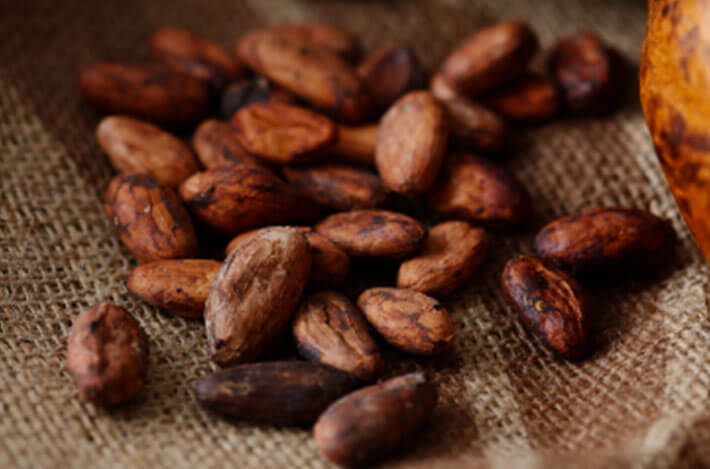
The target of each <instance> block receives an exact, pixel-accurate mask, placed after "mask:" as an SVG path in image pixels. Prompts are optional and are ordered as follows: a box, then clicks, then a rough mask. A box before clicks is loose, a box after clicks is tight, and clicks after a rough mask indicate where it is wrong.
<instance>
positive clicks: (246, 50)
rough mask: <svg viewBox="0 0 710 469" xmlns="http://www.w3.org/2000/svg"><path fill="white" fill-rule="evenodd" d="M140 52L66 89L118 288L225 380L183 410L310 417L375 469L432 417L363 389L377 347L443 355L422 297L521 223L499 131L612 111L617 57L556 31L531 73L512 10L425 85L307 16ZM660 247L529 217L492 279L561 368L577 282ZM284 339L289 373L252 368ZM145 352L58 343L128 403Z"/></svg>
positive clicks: (386, 385)
mask: <svg viewBox="0 0 710 469" xmlns="http://www.w3.org/2000/svg"><path fill="white" fill-rule="evenodd" d="M150 49H151V51H152V54H153V56H154V58H155V61H154V62H150V63H139V62H112V63H96V64H92V65H89V66H86V67H84V68H82V69H81V71H80V73H79V86H80V89H81V92H82V94H83V96H84V97H85V99H86V100H87V101H88V102H89V103H91V104H92V105H93V106H94V107H96V108H97V109H98V110H100V111H102V112H105V113H108V114H110V115H108V116H107V117H104V118H103V120H101V122H100V123H99V125H98V128H97V130H96V138H97V139H98V143H99V145H100V146H101V148H102V149H103V151H104V152H105V153H106V155H108V158H109V159H110V161H111V163H112V164H113V166H114V167H115V169H116V170H117V171H118V172H119V173H120V174H119V175H117V176H116V177H115V178H114V179H113V180H112V181H111V182H110V184H109V186H108V188H107V190H106V194H105V201H104V204H105V210H106V214H107V216H108V217H109V219H110V220H111V222H112V223H113V225H114V226H115V228H116V232H117V233H118V237H119V238H120V240H121V242H122V243H123V245H124V246H125V247H126V248H127V249H128V250H129V251H130V252H131V253H132V254H133V255H134V256H135V258H136V259H137V260H138V261H139V262H141V264H140V265H139V266H138V267H136V268H135V270H133V272H131V273H130V275H129V276H128V278H127V279H126V284H127V287H128V290H129V291H130V292H131V293H133V294H134V295H136V296H137V297H139V298H141V299H143V300H145V301H146V302H148V303H150V304H153V305H157V306H159V307H161V308H163V309H164V310H166V311H169V312H171V313H174V314H178V315H181V316H184V317H187V318H196V319H200V318H204V322H205V327H206V334H207V347H209V351H210V354H211V358H212V360H213V361H214V362H215V363H216V364H217V365H219V366H220V367H223V369H222V370H221V371H217V372H215V373H213V374H211V375H209V376H206V377H204V378H202V379H201V380H199V381H198V382H197V383H196V385H195V388H194V394H195V397H196V400H197V402H199V404H201V405H202V406H204V407H206V408H209V409H211V410H212V411H214V412H217V413H220V414H223V415H225V416H228V417H229V418H234V419H240V420H248V421H253V422H261V423H269V424H275V425H311V424H313V423H314V422H315V427H314V436H315V441H316V443H317V445H318V447H319V448H320V450H321V451H322V452H323V454H324V455H325V456H326V457H327V458H328V459H330V460H331V461H333V462H335V463H338V464H342V465H353V464H359V463H364V462H370V461H373V460H375V459H377V458H380V457H382V456H383V455H385V454H386V453H387V451H388V450H390V449H391V448H393V447H394V446H396V445H397V444H398V443H400V442H401V441H402V440H403V439H404V438H405V437H406V436H407V435H409V434H410V433H411V432H412V431H413V430H414V429H415V428H417V427H418V426H420V424H422V422H424V421H426V420H427V419H428V418H429V417H430V416H431V415H432V411H433V409H434V407H435V405H436V401H437V390H436V386H435V383H433V382H431V381H430V380H428V379H427V377H425V376H424V375H423V374H421V373H411V374H407V375H403V376H398V377H393V378H389V379H385V380H384V381H380V382H378V379H381V378H382V376H381V375H382V372H383V370H384V369H385V363H384V358H383V354H382V353H381V352H380V348H379V346H378V342H380V341H384V342H386V343H387V344H389V345H390V346H392V347H394V348H396V349H399V350H401V351H402V352H405V353H407V354H414V355H421V356H432V355H442V354H446V353H447V351H449V350H450V349H451V346H452V343H453V342H454V339H455V336H456V330H455V326H454V322H453V320H452V318H451V316H450V315H449V313H448V312H447V311H446V309H445V308H444V307H443V306H442V305H441V303H440V302H439V299H441V298H443V297H445V296H447V295H449V294H451V293H452V292H453V291H455V290H456V289H458V288H460V287H462V286H465V285H466V284H467V283H468V282H469V281H470V279H471V277H472V276H473V275H474V273H475V272H476V271H477V270H478V268H479V266H480V265H481V263H482V262H483V260H484V257H485V254H486V250H487V246H488V245H489V243H490V242H492V236H491V235H490V234H489V233H490V232H495V233H496V236H504V235H505V233H506V232H510V231H511V230H521V229H524V228H525V226H526V225H527V223H528V222H529V221H530V218H531V213H532V212H531V206H532V201H531V197H530V195H529V194H528V192H527V190H526V189H525V186H524V185H523V183H522V182H521V181H519V180H518V179H516V177H514V176H513V175H512V174H510V173H509V172H508V171H507V170H506V169H505V168H504V167H503V166H501V165H500V164H499V163H497V162H495V161H496V160H498V161H500V159H501V158H500V157H501V154H504V153H505V152H506V151H508V149H509V148H510V142H511V140H512V139H513V137H514V135H515V132H513V131H512V130H511V129H520V125H521V124H531V123H539V122H543V121H546V120H549V119H551V118H552V117H554V116H556V115H559V114H562V113H567V114H585V115H589V114H600V113H605V112H609V111H611V110H613V109H614V108H615V107H616V106H617V105H618V103H619V101H620V96H621V95H620V93H621V90H622V88H623V86H622V84H623V82H624V80H623V79H624V73H623V70H624V66H623V61H622V60H621V59H620V57H619V55H618V54H617V53H616V52H614V50H613V49H612V48H610V47H608V46H607V45H605V44H604V43H603V42H602V41H601V40H600V39H599V38H598V37H597V36H596V35H594V34H593V33H589V32H583V33H579V34H576V35H573V36H569V37H563V38H561V39H559V41H558V43H557V44H556V45H555V46H554V48H553V50H552V52H551V53H550V54H549V61H548V63H549V76H544V75H542V74H537V73H533V72H531V71H530V69H529V64H530V61H531V60H532V59H533V57H534V56H535V55H536V53H537V52H538V49H539V43H538V39H537V37H536V35H535V33H534V31H533V30H532V29H531V28H530V27H529V26H528V25H527V24H525V23H523V22H518V21H509V22H501V23H498V24H494V25H492V26H489V27H487V28H484V29H481V30H479V31H477V32H475V33H473V34H472V35H471V36H469V37H468V38H466V39H465V40H464V41H463V42H462V43H461V44H460V46H459V47H458V48H457V49H455V50H454V51H453V52H452V53H451V54H450V55H449V57H448V58H446V60H444V62H443V63H442V64H441V66H440V67H439V69H438V70H437V71H435V72H434V73H433V74H432V75H431V77H430V79H427V74H425V73H424V71H423V70H422V69H421V67H420V65H419V61H418V60H417V57H416V55H415V53H414V51H413V50H412V49H411V48H410V47H408V46H406V45H401V44H388V45H384V46H382V47H380V48H378V49H376V50H374V51H372V52H371V53H370V54H369V55H367V56H366V57H365V58H364V59H363V60H358V58H359V57H360V48H359V45H358V42H357V41H356V40H355V39H354V38H353V37H352V36H351V35H350V34H348V33H346V32H344V31H342V30H340V29H337V28H334V27H330V26H326V25H320V24H287V25H280V26H275V27H269V28H265V29H260V30H257V31H253V32H250V33H248V34H246V35H244V36H242V37H241V38H239V40H238V41H237V43H236V46H235V47H234V50H233V53H229V52H228V51H226V50H225V49H223V48H222V47H220V46H219V45H217V44H215V43H213V42H211V41H209V40H207V39H203V38H201V37H198V36H196V35H194V34H193V33H191V32H189V31H185V30H182V29H178V28H162V29H159V30H157V31H155V32H154V33H153V34H152V36H151V37H150ZM427 85H428V88H427ZM218 115H220V116H221V118H222V119H220V118H218V117H217V116H218ZM194 126H196V128H195V127H194ZM165 129H170V130H171V131H173V132H175V133H169V131H168V130H165ZM188 133H191V139H192V140H191V145H189V144H187V143H185V141H184V139H183V138H181V136H185V135H187V134H188ZM373 169H374V170H375V171H373ZM397 198H399V199H397ZM393 200H400V201H401V200H414V201H417V203H419V202H420V201H421V202H423V203H422V204H420V206H426V207H428V209H427V210H426V216H424V217H419V218H425V219H428V215H429V214H434V216H436V217H440V219H443V220H446V221H443V222H442V223H439V224H436V225H434V226H430V227H428V226H426V224H425V223H424V222H422V221H420V220H418V219H416V218H415V217H412V216H410V215H407V214H404V213H398V212H397V211H394V210H391V209H388V208H391V207H392V206H393V205H395V206H396V202H395V203H393V202H392V201H393ZM674 241H675V235H674V232H673V230H672V228H671V227H670V225H669V223H668V222H666V221H664V220H662V219H660V218H657V217H656V216H654V215H652V214H650V213H647V212H644V211H642V210H636V209H624V208H618V207H612V208H594V209H591V210H588V211H585V212H582V213H579V214H574V215H571V216H568V217H565V218H562V219H559V220H556V221H553V222H552V223H550V224H548V225H547V226H546V227H544V228H543V229H542V230H541V231H540V232H539V233H538V234H537V237H536V238H535V252H536V255H534V256H533V255H523V256H520V257H516V258H514V259H511V260H510V261H509V262H508V263H507V264H506V265H505V268H504V270H503V273H502V289H503V291H504V293H505V296H506V297H507V299H508V300H509V303H510V306H511V307H512V308H513V309H514V310H515V311H517V313H518V314H519V315H520V318H521V321H522V323H523V324H524V325H525V326H526V327H527V328H528V329H529V330H530V332H531V333H532V334H533V335H535V336H536V337H538V339H539V341H538V343H539V344H544V345H546V346H548V347H550V348H551V349H552V350H553V351H554V352H555V353H556V354H557V355H558V356H559V357H562V358H567V359H580V358H582V357H584V356H585V354H586V353H587V352H588V349H589V347H588V344H589V331H590V327H589V323H590V320H591V319H592V318H593V314H594V313H593V310H592V307H591V306H590V305H589V301H588V299H587V298H586V297H585V294H584V292H583V288H582V286H581V285H580V283H579V282H581V283H584V281H585V279H587V278H589V277H590V276H599V275H602V276H606V275H610V274H616V273H619V272H628V271H636V272H639V271H642V272H647V271H649V270H655V269H658V268H660V267H662V266H663V264H664V263H665V262H666V261H667V260H668V259H669V257H670V254H671V253H672V251H673V244H674ZM225 254H226V258H224V255H225ZM383 260H387V262H390V263H392V262H397V263H399V268H398V273H397V275H396V281H395V280H394V279H393V281H392V282H391V284H390V285H392V284H395V283H396V287H393V286H386V287H383V286H377V285H369V286H368V287H367V288H365V289H364V290H361V291H358V292H357V293H356V294H355V297H353V296H352V295H351V296H350V297H348V296H347V295H345V294H343V293H340V292H338V291H336V289H338V288H339V287H343V288H344V286H345V285H347V284H348V282H349V280H350V276H349V271H350V265H351V263H353V264H354V265H355V264H357V265H359V266H363V265H365V266H367V265H372V269H379V266H380V263H381V262H383ZM368 263H370V264H368ZM341 291H344V290H342V289H341ZM285 334H289V335H290V336H291V337H292V338H293V340H294V341H295V344H296V346H297V349H298V352H299V354H300V355H301V356H302V357H303V358H304V359H305V361H298V360H291V361H277V362H259V361H258V360H259V359H260V358H262V357H263V355H264V353H265V352H266V351H268V350H269V348H270V347H274V346H276V345H277V344H276V342H277V341H280V340H281V341H282V340H284V337H287V335H285ZM148 348H149V347H148V339H147V338H146V336H145V334H144V333H143V331H142V330H141V328H140V326H139V324H138V322H137V321H136V320H135V319H134V318H133V317H132V316H131V315H130V314H129V313H128V312H126V311H125V310H124V309H122V308H120V307H117V306H115V305H111V304H108V303H102V304H99V305H96V306H93V307H91V308H89V309H88V310H86V311H85V312H83V314H81V315H80V316H79V317H77V318H76V320H75V322H74V324H73V326H72V331H71V334H70V338H69V344H68V354H67V359H68V368H69V370H70V372H71V374H72V376H73V377H74V380H75V382H76V385H77V387H78V390H79V394H80V395H81V397H82V398H83V399H85V400H87V401H89V402H92V403H95V404H99V405H107V406H111V405H117V404H120V403H123V402H126V401H127V400H129V399H131V398H132V397H133V396H134V395H135V394H136V393H137V392H138V391H139V390H140V389H141V387H142V385H143V382H144V379H145V376H146V371H147V361H148V360H147V357H148ZM373 383H374V384H373ZM368 384H369V385H368ZM365 385H367V386H365ZM361 386H365V387H363V388H362V389H359V390H356V389H357V388H358V387H361Z"/></svg>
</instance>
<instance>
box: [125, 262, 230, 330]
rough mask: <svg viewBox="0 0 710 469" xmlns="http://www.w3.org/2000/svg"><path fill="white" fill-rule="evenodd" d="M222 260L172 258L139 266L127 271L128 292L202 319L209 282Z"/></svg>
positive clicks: (177, 312) (164, 307)
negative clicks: (128, 272) (129, 271)
mask: <svg viewBox="0 0 710 469" xmlns="http://www.w3.org/2000/svg"><path fill="white" fill-rule="evenodd" d="M221 265H222V263H221V262H217V261H213V260H210V259H171V260H163V261H154V262H149V263H147V264H143V265H139V266H138V267H136V268H135V269H133V271H132V272H131V273H130V274H128V277H127V278H126V287H128V291H130V292H131V293H133V294H134V295H136V296H137V297H138V298H140V299H142V300H143V301H145V302H146V303H150V304H152V305H156V306H160V307H161V308H163V309H166V310H168V311H170V312H171V313H175V314H178V315H180V316H185V317H188V318H201V317H202V311H203V310H204V309H205V301H206V300H207V292H208V291H209V288H210V282H211V281H212V279H213V278H214V276H215V274H216V273H217V271H218V270H219V268H220V266H221Z"/></svg>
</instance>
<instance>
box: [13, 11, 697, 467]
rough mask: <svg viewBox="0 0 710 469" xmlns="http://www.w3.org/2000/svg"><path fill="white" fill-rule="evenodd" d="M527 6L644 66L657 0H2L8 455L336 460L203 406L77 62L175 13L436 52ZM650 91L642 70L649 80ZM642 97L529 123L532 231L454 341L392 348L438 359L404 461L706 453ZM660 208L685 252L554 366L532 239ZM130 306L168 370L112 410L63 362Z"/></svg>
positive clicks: (184, 323) (678, 269)
mask: <svg viewBox="0 0 710 469" xmlns="http://www.w3.org/2000/svg"><path fill="white" fill-rule="evenodd" d="M511 16H515V17H521V18H526V19H529V20H530V22H531V23H532V24H533V26H534V27H535V29H536V30H537V31H538V32H539V34H540V37H541V40H542V42H543V44H544V45H546V46H549V45H550V44H551V43H552V41H553V40H554V38H555V37H556V36H557V35H558V34H560V33H564V32H571V31H574V30H577V29H580V28H582V27H589V28H593V29H596V30H598V31H599V32H600V33H601V34H602V35H603V36H604V37H605V38H607V39H608V40H609V41H610V42H612V43H614V44H616V45H617V46H618V47H619V49H620V50H621V51H622V52H623V53H624V54H625V55H626V56H627V57H630V58H632V59H633V60H634V61H635V62H637V57H638V55H639V51H640V46H641V40H642V37H643V31H644V21H645V8H644V6H643V2H641V1H634V0H627V1H622V0H597V1H586V0H579V1H572V0H556V1H552V0H549V1H528V0H489V1H483V0H478V1H468V2H466V1H454V0H449V1H443V0H442V1H438V2H433V1H388V2H375V1H330V2H326V1H306V0H296V1H283V2H275V1H265V0H251V1H231V2H227V1H213V2H190V1H187V0H180V1H169V2H168V1H150V2H140V1H123V2H83V1H66V2H49V1H47V2H44V1H30V2H11V1H9V0H0V38H2V39H1V40H0V467H46V468H51V467H67V466H74V467H83V466H93V467H108V466H115V467H126V468H128V467H151V468H154V469H157V468H171V469H177V468H184V467H197V466H199V467H224V466H225V465H231V466H234V467H253V468H262V467H269V468H270V467H328V466H329V465H328V463H327V462H326V461H325V460H324V459H323V458H321V457H320V456H319V455H318V452H317V450H316V448H315V445H314V444H313V442H312V440H311V437H310V432H309V430H308V429H288V428H285V429H278V428H273V427H268V426H258V425H248V424H243V423H237V424H233V423H229V422H226V421H224V420H221V419H218V418H215V417H214V416H212V415H209V414H207V413H205V412H203V411H201V410H200V409H199V408H198V406H197V405H196V404H195V403H194V401H193V399H192V396H191V392H190V390H191V387H192V384H193V383H194V381H195V380H196V379H197V378H198V377H199V376H202V375H204V374H205V373H207V372H208V371H209V370H211V369H212V366H211V365H210V363H209V360H208V356H207V351H206V346H205V338H204V332H203V327H202V324H201V323H200V322H199V321H188V320H183V319H181V318H176V317H172V316H169V315H167V314H164V313H161V312H160V311H159V310H157V309H156V308H152V307H149V306H147V305H145V304H144V303H142V302H140V301H137V300H135V299H133V298H131V297H130V296H129V295H128V292H127V290H126V288H125V286H124V284H123V279H124V277H125V275H126V274H127V273H128V272H129V271H130V269H131V268H132V266H133V265H134V261H133V260H132V258H131V256H130V255H129V254H128V253H127V251H125V250H124V249H123V248H122V247H121V246H120V243H119V242H118V241H117V240H116V238H115V237H114V235H113V233H112V231H111V229H110V226H109V223H108V221H107V220H106V219H105V217H104V214H103V211H102V207H101V200H100V195H101V193H102V191H103V189H104V188H105V186H106V183H107V181H108V179H109V178H110V177H111V175H112V170H111V168H110V165H109V164H108V161H107V159H106V158H105V156H103V155H102V154H101V151H100V150H99V148H98V146H97V144H96V143H95V140H94V137H93V130H94V128H95V125H96V123H97V121H98V117H99V116H98V114H96V113H95V112H94V111H92V110H91V109H90V108H89V107H88V106H87V105H86V104H84V103H82V101H81V100H80V98H79V95H78V91H77V89H76V79H75V77H76V70H77V67H78V66H79V65H81V64H84V63H87V62H90V61H92V60H96V59H120V58H129V59H130V58H134V59H140V58H143V57H146V56H147V48H146V42H145V38H146V35H147V34H148V33H149V31H150V30H151V29H152V28H154V27H156V26H158V25H162V24H176V25H181V26H186V27H189V28H191V29H193V30H195V31H196V32H199V33H202V34H204V35H206V36H208V37H211V38H213V39H215V40H217V41H219V42H221V43H223V44H225V45H230V46H231V44H232V43H233V41H234V39H235V38H236V37H237V35H239V34H240V33H241V32H244V31H246V30H248V29H251V28H254V27H257V26H260V25H264V24H269V23H274V22H279V21H283V20H320V21H327V22H332V23H335V24H337V25H340V26H343V27H345V28H346V29H348V30H350V31H352V32H353V33H356V34H358V35H359V36H361V37H362V41H363V43H364V45H365V47H366V48H369V47H372V46H374V45H376V44H378V43H380V42H382V41H384V40H387V39H395V40H402V41H408V42H410V43H411V44H412V45H413V46H414V47H415V49H416V50H417V52H418V53H419V55H420V57H421V58H422V61H423V62H424V64H425V65H426V66H427V67H429V68H431V67H433V66H435V65H436V64H437V63H438V62H439V61H440V60H441V59H442V58H443V57H444V55H445V54H446V52H447V51H448V50H449V49H450V48H451V46H452V44H455V43H456V41H457V40H459V39H460V38H461V37H463V36H464V35H466V34H467V33H469V32H471V31H472V30H474V29H475V28H476V27H478V26H480V25H482V24H485V23H487V22H490V21H492V20H495V19H498V18H504V17H511ZM631 88H633V85H632V86H631ZM630 93H631V94H632V96H631V98H630V99H629V104H627V105H626V106H624V108H623V109H622V110H621V111H620V112H619V113H617V114H616V115H614V116H611V117H609V118H604V119H566V120H560V121H557V122H553V123H550V124H546V125H544V126H541V127H539V128H536V129H534V130H532V131H530V132H527V133H526V134H525V137H524V140H525V141H524V145H523V147H522V148H521V150H520V151H519V152H518V153H517V154H516V155H513V157H512V158H511V159H510V160H509V161H508V162H507V163H506V164H507V165H508V167H509V168H511V169H512V170H513V171H514V172H515V173H516V174H517V175H518V176H519V177H520V178H521V179H522V180H523V181H524V182H525V183H526V184H527V186H528V187H529V189H530V191H531V193H532V194H533V198H534V201H535V211H536V217H535V219H536V221H535V223H534V226H532V227H531V228H530V232H528V233H524V234H520V235H515V236H498V235H495V236H494V242H493V246H492V249H491V252H490V253H489V256H488V259H487V261H486V262H485V264H484V268H483V269H482V271H481V272H480V273H479V274H477V275H476V277H475V279H474V280H473V281H472V282H471V283H470V287H469V288H467V289H464V291H461V292H460V293H458V294H456V295H454V297H453V298H452V299H451V300H450V301H448V302H447V303H446V305H447V306H448V307H449V308H450V311H451V312H452V315H453V316H454V318H455V321H456V323H457V326H458V337H457V342H456V346H455V350H454V351H453V353H452V355H451V356H450V357H447V358H443V359H439V360H421V359H418V360H417V359H412V358H408V357H404V356H402V355H400V354H397V353H395V352H388V358H390V362H391V363H392V364H391V366H390V368H389V370H388V374H395V373H399V372H402V371H405V370H412V369H424V370H426V371H427V372H429V374H430V376H431V377H432V379H433V380H434V381H436V383H437V384H438V386H439V389H440V395H441V398H440V405H439V406H438V408H437V411H436V414H435V416H434V419H433V420H432V422H431V424H430V425H429V426H428V427H427V428H426V429H425V430H424V431H423V432H421V433H420V434H418V435H417V436H416V437H413V438H412V439H411V440H410V441H409V442H408V444H406V445H405V446H406V447H405V448H404V449H403V450H401V451H400V452H398V453H397V454H396V455H395V457H393V458H392V459H391V460H390V461H389V462H388V463H387V465H390V466H392V467H422V468H424V467H450V466H459V465H460V466H466V467H482V468H488V467H491V468H499V467H500V468H503V467H524V468H538V467H580V468H581V467H584V468H587V467H589V468H597V467H599V468H601V467H644V468H645V467H703V466H710V450H708V448H710V429H709V428H710V412H708V411H706V407H707V402H708V389H710V374H709V373H708V368H707V363H708V359H709V358H710V350H709V347H708V335H709V331H710V324H709V323H708V317H707V309H706V305H705V299H704V288H705V277H704V270H703V269H704V267H703V262H702V260H701V256H700V254H699V251H698V250H697V249H696V248H695V247H694V245H693V243H692V241H691V238H690V235H689V233H688V231H687V229H686V228H685V226H684V225H683V223H682V221H681V218H680V215H679V213H678V211H677V209H676V206H675V203H674V202H673V199H672V197H671V195H670V192H669V190H668V188H667V186H666V185H665V181H664V179H663V176H662V174H661V171H660V168H659V166H658V164H657V163H656V161H655V157H654V154H653V149H652V146H651V143H650V139H649V137H648V134H647V131H646V129H645V125H644V122H643V117H642V115H641V113H640V109H639V106H638V105H637V104H636V101H637V98H636V97H634V94H635V91H634V90H633V89H630ZM612 204H618V205H624V206H634V207H641V208H646V209H650V210H651V211H653V212H654V213H656V214H659V215H662V216H664V217H667V218H669V219H671V220H672V221H673V225H674V227H675V228H676V230H677V231H678V233H679V236H680V247H679V249H678V256H677V258H676V260H675V261H674V263H673V265H672V266H671V267H670V268H668V269H667V270H666V271H665V272H663V273H662V274H661V275H659V276H656V277H655V278H653V279H650V280H643V281H638V280H633V279H631V280H629V281H627V282H624V283H623V284H620V285H618V286H615V287H613V288H596V289H594V290H592V296H593V297H594V299H595V300H596V305H597V308H596V311H597V312H598V321H597V326H596V329H597V332H596V333H595V349H596V352H595V353H594V354H593V355H592V356H591V357H590V358H589V359H587V360H586V361H583V362H581V363H578V364H574V363H566V362H562V361H558V360H556V359H555V358H554V357H553V356H551V354H550V353H548V352H547V351H546V350H545V349H543V348H542V347H541V346H540V344H539V343H538V342H537V341H536V340H534V339H532V338H531V337H530V336H529V335H528V334H526V333H525V331H524V330H523V329H522V328H521V326H520V324H519V323H518V321H517V320H516V317H515V316H514V315H513V314H512V313H511V312H510V311H509V310H508V309H507V308H505V307H504V305H503V301H502V296H501V293H500V289H499V286H498V276H499V273H500V270H501V268H502V265H503V263H504V261H505V259H506V258H507V257H509V256H510V255H512V254H514V253H517V252H529V251H530V249H531V245H530V241H531V238H532V233H534V231H535V230H536V229H537V228H539V227H540V226H541V225H542V224H544V223H545V222H547V221H549V220H551V219H553V218H554V217H557V216H561V215H564V214H567V213H569V212H572V211H576V210H580V209H584V208H589V207H593V206H603V205H612ZM98 301H113V302H115V303H117V304H119V305H122V306H124V307H126V308H127V309H128V310H129V311H131V312H132V313H133V314H134V315H135V316H136V317H137V318H138V320H139V321H140V322H141V324H142V325H143V327H144V328H145V330H146V332H147V333H148V335H149V336H150V339H151V363H150V367H151V368H150V373H149V377H148V381H147V383H146V386H145V390H144V391H143V392H142V393H141V394H140V397H139V399H138V400H137V401H136V402H135V403H133V404H130V405H128V406H125V407H122V408H120V409H117V410H114V411H110V412H108V411H104V410H100V409H97V408H94V407H92V406H90V405H86V404H83V403H81V402H80V401H79V399H78V398H77V396H76V391H75V388H74V386H73V385H72V383H71V380H70V378H69V375H68V373H67V371H66V368H65V363H64V362H65V346H66V338H67V333H68V330H69V327H70V326H71V322H72V319H73V318H74V317H75V316H76V315H77V314H78V313H79V311H80V310H81V309H83V308H84V307H86V306H88V305H90V304H92V303H95V302H98Z"/></svg>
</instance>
